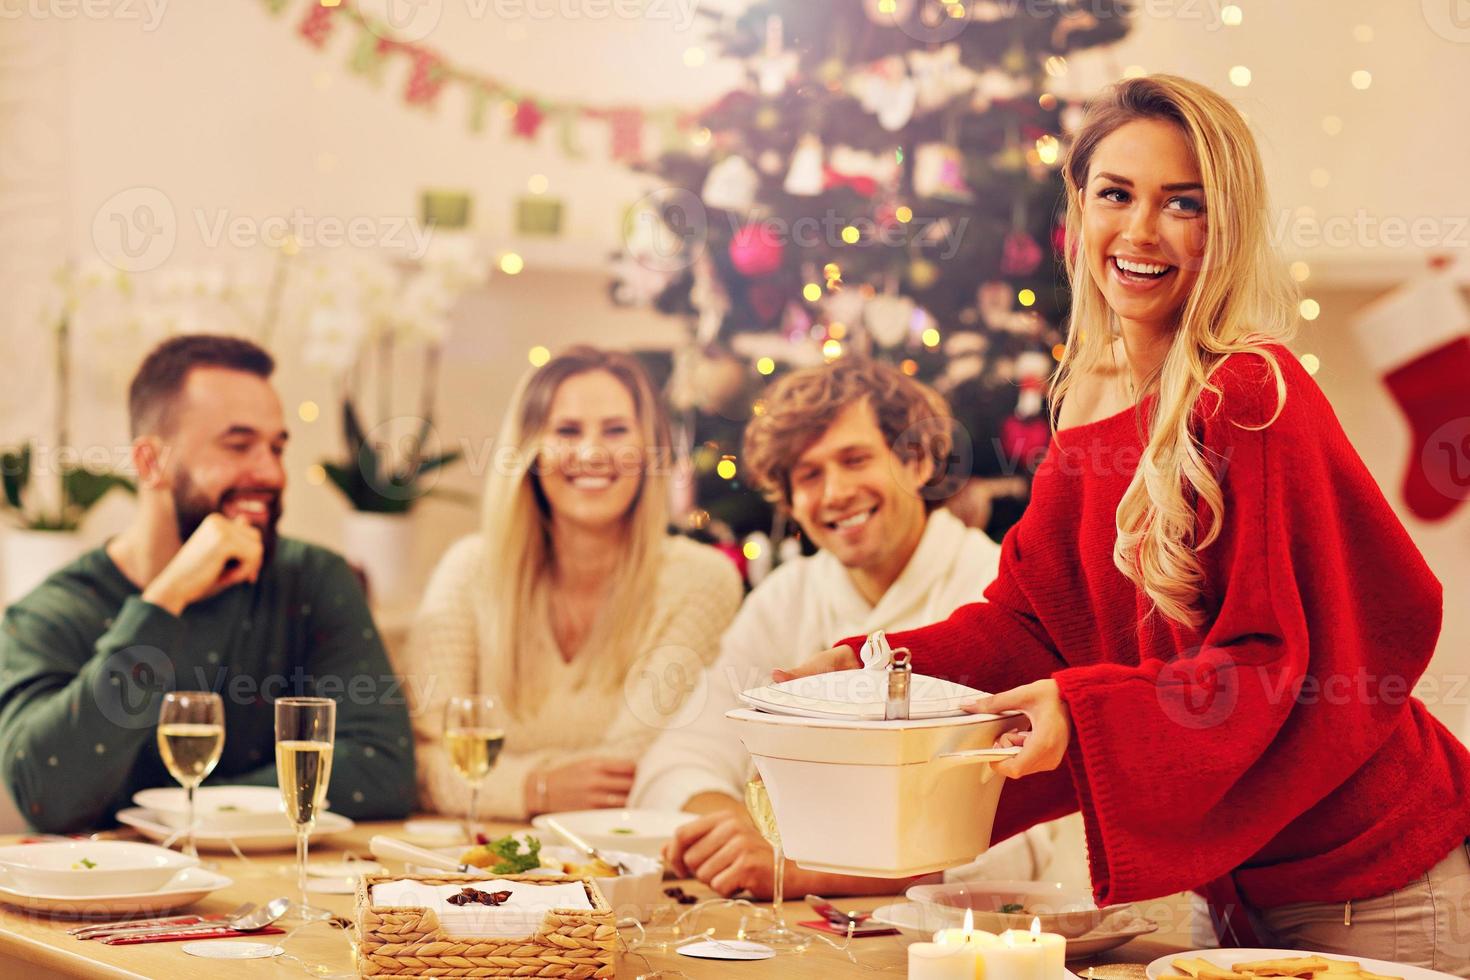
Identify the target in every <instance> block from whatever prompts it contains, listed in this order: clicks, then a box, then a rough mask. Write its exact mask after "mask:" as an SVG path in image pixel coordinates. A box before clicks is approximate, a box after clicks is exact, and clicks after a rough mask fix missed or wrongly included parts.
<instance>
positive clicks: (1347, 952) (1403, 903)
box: [1251, 841, 1470, 977]
mask: <svg viewBox="0 0 1470 980" xmlns="http://www.w3.org/2000/svg"><path fill="white" fill-rule="evenodd" d="M1251 924H1252V925H1253V926H1254V927H1255V930H1256V935H1257V937H1259V938H1260V940H1261V942H1262V943H1263V944H1264V945H1266V946H1268V947H1277V948H1281V949H1308V950H1313V951H1315V952H1319V953H1335V954H1340V955H1343V956H1348V957H1352V956H1362V957H1369V958H1372V959H1379V960H1390V961H1392V962H1395V963H1401V964H1403V965H1405V966H1422V967H1426V968H1428V969H1431V970H1439V971H1441V972H1444V973H1448V974H1451V975H1453V976H1457V977H1470V841H1467V842H1466V843H1465V844H1462V845H1460V846H1457V847H1455V848H1454V849H1452V850H1451V851H1450V853H1449V854H1448V855H1446V856H1445V858H1444V860H1443V861H1440V862H1439V863H1438V864H1436V865H1435V866H1434V867H1432V868H1430V869H1429V871H1428V872H1427V873H1426V874H1424V875H1421V876H1420V877H1419V878H1417V879H1415V880H1414V881H1411V882H1409V884H1408V885H1406V886H1404V887H1403V888H1400V889H1399V890H1398V891H1396V892H1391V893H1389V894H1387V895H1382V896H1379V897H1378V898H1367V899H1361V900H1355V901H1352V902H1336V903H1325V902H1301V903H1298V904H1295V905H1283V906H1281V907H1279V908H1274V909H1252V910H1251Z"/></svg>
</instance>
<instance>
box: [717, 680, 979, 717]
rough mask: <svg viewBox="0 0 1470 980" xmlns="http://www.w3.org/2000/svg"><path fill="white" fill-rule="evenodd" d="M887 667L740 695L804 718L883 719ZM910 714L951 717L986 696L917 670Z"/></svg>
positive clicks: (753, 704)
mask: <svg viewBox="0 0 1470 980" xmlns="http://www.w3.org/2000/svg"><path fill="white" fill-rule="evenodd" d="M887 676H888V675H887V673H886V672H885V671H881V670H838V671H833V672H831V673H827V674H814V675H813V676H811V677H800V678H797V679H796V680H794V681H782V682H781V683H780V684H767V685H765V686H763V687H756V688H752V689H751V690H748V691H742V692H740V700H741V701H743V702H745V703H746V704H747V705H749V706H750V707H752V708H756V709H757V710H760V711H770V712H773V713H775V714H782V715H797V716H799V717H804V718H856V719H863V720H877V721H881V720H882V718H883V709H884V702H885V701H886V699H887V687H886V686H887ZM909 689H910V692H911V696H910V699H909V717H910V718H951V717H954V716H955V715H961V714H964V712H963V711H962V710H961V709H960V705H962V704H964V703H965V702H966V701H973V700H974V699H975V698H979V697H984V696H985V694H984V692H983V691H977V690H975V689H974V688H973V687H965V686H964V685H963V684H956V683H954V682H952V681H946V680H941V679H940V678H938V677H929V676H927V675H925V674H915V675H913V679H912V681H911V682H910V688H909Z"/></svg>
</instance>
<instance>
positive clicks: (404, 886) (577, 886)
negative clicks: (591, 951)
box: [372, 878, 592, 939]
mask: <svg viewBox="0 0 1470 980" xmlns="http://www.w3.org/2000/svg"><path fill="white" fill-rule="evenodd" d="M466 884H468V885H470V887H473V888H478V889H479V890H480V891H484V892H510V893H511V896H510V898H509V899H508V900H507V901H506V903H505V904H504V905H481V904H479V903H478V902H473V903H470V904H467V905H451V904H449V897H450V896H451V895H458V894H459V893H460V891H462V890H463V889H464V887H465V885H426V884H424V883H423V882H421V881H402V880H400V881H385V882H383V883H382V884H378V885H374V886H373V894H372V902H373V904H374V905H375V906H378V907H379V908H384V907H397V908H403V907H409V908H426V909H433V910H434V914H435V915H437V916H438V917H439V924H440V925H441V926H443V927H444V931H445V932H447V933H449V934H450V935H451V936H488V937H491V938H494V939H525V938H526V937H528V936H531V935H534V934H535V932H536V930H537V929H539V928H541V922H542V920H543V919H544V918H545V917H546V913H547V912H549V911H551V910H552V909H588V910H590V909H591V908H592V902H591V901H590V900H589V899H588V897H587V889H586V887H585V886H583V885H582V883H581V882H575V881H573V882H567V883H565V884H557V885H532V884H528V883H526V882H524V881H504V880H501V879H498V878H497V879H492V878H486V879H484V880H482V881H475V882H466Z"/></svg>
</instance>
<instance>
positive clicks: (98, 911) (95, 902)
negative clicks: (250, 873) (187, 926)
mask: <svg viewBox="0 0 1470 980" xmlns="http://www.w3.org/2000/svg"><path fill="white" fill-rule="evenodd" d="M233 884H234V882H233V881H232V880H230V879H229V878H226V877H225V876H224V875H222V874H218V873H216V872H214V871H208V870H206V869H204V868H185V869H184V870H183V871H180V872H179V873H178V875H177V876H176V877H175V878H174V879H173V881H170V882H169V883H168V884H167V885H165V886H164V887H163V888H160V889H159V890H158V891H155V892H144V893H141V894H133V895H89V896H87V897H86V898H68V897H66V896H64V895H30V894H27V893H25V892H23V891H19V890H17V887H16V885H15V882H14V881H13V880H12V879H11V878H10V877H9V876H8V875H6V874H4V873H3V872H0V902H4V903H5V904H6V905H14V906H16V907H17V908H22V909H28V910H30V911H32V912H48V913H50V914H52V915H65V916H74V917H77V918H90V917H95V916H113V917H116V916H120V915H135V914H139V915H141V914H147V915H153V914H157V913H160V912H171V911H173V910H174V909H178V908H183V907H184V906H186V905H193V904H194V903H195V902H197V901H199V900H200V899H201V898H203V897H204V896H206V895H208V894H209V893H210V892H215V891H219V890H220V889H221V888H229V887H230V886H231V885H233Z"/></svg>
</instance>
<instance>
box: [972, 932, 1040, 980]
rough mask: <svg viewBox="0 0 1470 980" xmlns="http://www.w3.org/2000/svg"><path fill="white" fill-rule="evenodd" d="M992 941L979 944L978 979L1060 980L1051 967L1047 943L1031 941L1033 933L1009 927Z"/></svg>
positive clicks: (976, 971) (977, 959)
mask: <svg viewBox="0 0 1470 980" xmlns="http://www.w3.org/2000/svg"><path fill="white" fill-rule="evenodd" d="M1020 936H1025V937H1026V939H1025V940H1022V939H1019V937H1020ZM992 940H994V942H989V943H985V945H979V946H976V952H978V958H976V964H975V977H976V980H1060V977H1061V974H1057V973H1051V971H1050V970H1048V961H1047V949H1048V948H1047V946H1042V945H1039V943H1033V942H1030V933H1022V932H1019V930H1014V929H1010V930H1007V932H1004V933H1001V934H1000V936H995V937H992Z"/></svg>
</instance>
